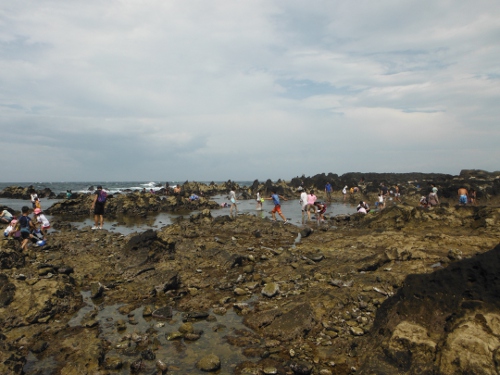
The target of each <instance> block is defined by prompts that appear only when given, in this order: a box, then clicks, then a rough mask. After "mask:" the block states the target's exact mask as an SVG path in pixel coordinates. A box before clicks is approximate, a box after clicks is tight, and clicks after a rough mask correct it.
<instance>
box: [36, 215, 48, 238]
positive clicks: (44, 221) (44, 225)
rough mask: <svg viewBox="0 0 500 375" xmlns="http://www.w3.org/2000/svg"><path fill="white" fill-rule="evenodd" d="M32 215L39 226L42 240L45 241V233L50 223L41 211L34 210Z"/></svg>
mask: <svg viewBox="0 0 500 375" xmlns="http://www.w3.org/2000/svg"><path fill="white" fill-rule="evenodd" d="M33 213H34V214H35V217H36V221H37V223H38V224H40V225H41V227H40V231H41V232H42V235H43V239H44V240H45V236H46V235H47V231H48V230H49V229H50V222H49V220H48V219H47V218H46V217H45V215H44V214H43V213H42V210H41V209H39V208H35V209H34V210H33Z"/></svg>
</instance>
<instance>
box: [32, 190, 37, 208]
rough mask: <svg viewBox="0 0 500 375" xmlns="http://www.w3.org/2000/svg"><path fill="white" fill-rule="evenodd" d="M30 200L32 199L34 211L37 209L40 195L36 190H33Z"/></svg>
mask: <svg viewBox="0 0 500 375" xmlns="http://www.w3.org/2000/svg"><path fill="white" fill-rule="evenodd" d="M30 199H31V205H32V207H33V209H35V208H36V199H38V194H37V193H36V191H35V189H31V194H30Z"/></svg>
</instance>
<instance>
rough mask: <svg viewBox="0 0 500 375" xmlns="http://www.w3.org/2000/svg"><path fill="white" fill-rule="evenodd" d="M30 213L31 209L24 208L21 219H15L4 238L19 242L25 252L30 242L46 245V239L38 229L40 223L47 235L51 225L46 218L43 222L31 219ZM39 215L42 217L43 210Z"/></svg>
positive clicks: (5, 232)
mask: <svg viewBox="0 0 500 375" xmlns="http://www.w3.org/2000/svg"><path fill="white" fill-rule="evenodd" d="M35 210H39V209H35ZM29 212H30V209H29V207H28V206H23V207H22V209H21V217H20V218H19V220H18V219H16V218H13V219H12V220H11V221H10V223H9V225H8V226H7V228H6V229H5V231H4V237H7V238H12V239H13V240H15V241H19V243H20V248H21V251H25V250H27V249H28V244H29V241H30V240H31V241H32V242H35V243H36V244H37V245H38V246H44V245H45V243H46V242H45V238H43V237H41V236H43V233H42V231H41V230H40V229H38V228H37V224H38V223H40V225H43V226H44V229H45V233H46V230H47V229H48V228H50V223H49V221H48V220H47V218H45V216H43V218H44V221H43V222H42V221H41V219H40V220H36V221H35V220H33V219H31V218H30V217H29ZM35 215H37V214H35ZM38 215H41V210H40V211H39V212H38Z"/></svg>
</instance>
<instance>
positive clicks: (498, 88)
mask: <svg viewBox="0 0 500 375" xmlns="http://www.w3.org/2000/svg"><path fill="white" fill-rule="evenodd" d="M499 20H500V3H498V4H497V3H496V2H491V1H487V0H480V1H477V2H473V3H471V2H469V1H453V2H452V1H440V2H434V1H430V0H426V1H424V2H422V1H408V2H396V1H393V0H382V1H378V2H373V1H368V0H365V1H359V2H356V3H353V2H349V1H340V0H335V1H317V2H313V3H305V2H303V1H287V2H282V1H264V0H262V1H249V0H244V1H238V2H227V1H222V0H217V1H210V2H207V1H192V2H184V1H175V0H174V1H168V2H164V1H160V0H156V1H155V0H146V1H143V2H131V1H126V0H122V1H118V0H114V1H113V0H112V1H108V2H102V1H97V0H90V1H83V0H71V1H66V2H57V1H48V0H40V1H33V0H24V1H15V2H10V3H7V4H4V6H3V7H2V10H0V87H1V89H0V130H1V131H2V135H3V136H2V138H1V139H0V147H2V150H3V151H4V155H7V158H8V159H7V160H6V163H5V164H7V165H12V164H13V163H15V164H16V165H17V164H18V165H19V168H8V169H7V170H6V171H5V173H3V174H2V180H4V181H9V180H11V181H13V180H21V181H22V180H30V179H37V180H70V179H81V180H95V179H99V178H104V177H106V179H107V180H110V179H117V180H120V179H122V180H123V179H127V180H130V179H135V178H136V179H147V180H150V179H155V178H158V179H162V178H163V175H164V170H166V169H168V171H169V175H170V176H171V179H172V180H173V179H181V180H182V179H190V180H197V179H198V180H207V179H213V180H221V179H222V180H224V179H245V180H252V179H254V178H261V179H265V178H277V177H281V178H291V177H293V176H295V175H301V174H303V173H304V174H306V175H310V174H314V173H320V172H334V173H344V172H348V171H369V170H378V171H388V172H390V171H399V172H401V171H407V170H409V169H411V170H414V171H424V172H425V171H428V172H446V173H458V172H459V170H460V169H461V168H462V167H464V168H465V167H467V168H483V169H490V170H493V169H498V167H497V166H496V165H495V164H494V162H493V161H492V160H494V159H495V157H498V156H500V155H499V152H498V151H496V150H497V148H496V147H495V146H494V145H496V144H497V143H498V141H499V140H500V137H499V131H498V130H497V128H498V126H497V119H498V117H499V114H500V113H499V111H500V110H499V109H498V105H497V103H498V101H499V99H500V98H499V95H500V68H499V67H498V63H497V61H498V60H499V57H500V47H499V46H498V38H499V36H500V21H499ZM13 129H15V131H13ZM360 139H362V140H363V142H364V143H362V146H361V145H360V142H359V140H360ZM381 146H383V147H381ZM21 148H27V149H30V150H32V149H36V150H37V152H38V155H40V156H41V157H42V158H43V159H44V160H48V161H49V163H48V165H50V166H51V167H50V168H43V169H41V168H38V167H37V166H36V165H34V163H33V162H32V161H30V160H24V159H21V160H19V158H17V156H16V155H17V154H18V150H19V149H21ZM5 151H7V152H5ZM388 159H390V160H391V161H390V162H387V160H388ZM103 160H105V163H103V162H102V161H103ZM462 160H466V161H467V163H468V164H467V165H465V164H466V163H462V162H461V161H462ZM471 164H474V165H471Z"/></svg>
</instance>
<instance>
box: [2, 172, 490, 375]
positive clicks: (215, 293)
mask: <svg viewBox="0 0 500 375" xmlns="http://www.w3.org/2000/svg"><path fill="white" fill-rule="evenodd" d="M499 174H500V173H499ZM497 175H498V174H497V173H487V172H483V171H462V173H461V174H460V176H448V175H423V174H408V175H406V174H405V175H401V174H399V175H396V174H384V175H375V174H364V175H361V174H348V175H347V176H346V175H344V176H341V177H338V176H335V175H318V176H315V177H311V178H305V177H302V178H296V179H292V180H291V181H290V182H285V181H279V182H276V183H275V184H274V186H275V187H277V188H278V189H279V190H280V194H284V195H288V196H290V197H296V196H297V188H298V187H299V186H303V187H304V188H306V189H308V188H315V189H317V190H318V191H320V192H321V191H323V189H324V183H326V181H327V180H328V181H330V182H332V183H333V184H334V186H335V187H336V191H335V193H334V199H336V200H341V199H342V195H341V194H340V192H339V191H338V190H339V189H338V187H339V186H343V185H344V184H348V185H349V186H354V184H355V186H359V187H360V190H361V191H360V192H359V193H358V195H357V196H354V197H351V198H350V199H353V201H356V200H359V199H360V197H362V198H364V199H367V200H370V201H371V199H372V198H373V197H374V196H375V195H376V193H377V190H378V186H379V184H380V182H385V183H386V184H387V185H388V186H392V185H394V184H396V183H397V184H398V185H399V186H401V187H402V192H403V198H404V199H403V203H401V204H397V205H390V206H389V207H388V208H386V209H384V210H382V211H380V212H375V213H370V214H368V215H361V214H355V215H351V216H339V217H331V218H329V220H328V221H327V223H326V224H325V225H323V226H320V227H317V226H316V225H312V226H308V225H305V226H302V227H296V226H293V225H283V224H282V223H279V222H278V223H273V222H271V221H270V220H268V219H261V218H258V217H256V216H252V215H240V216H238V217H237V218H236V219H231V218H229V217H228V216H220V217H216V218H214V217H212V215H211V211H210V210H213V209H216V208H217V207H215V206H213V207H212V203H210V202H213V201H211V200H210V196H211V195H212V194H213V195H215V194H221V193H222V194H224V193H225V191H224V189H227V186H224V187H221V186H217V187H213V189H212V191H211V192H209V193H204V198H203V199H204V202H203V203H201V200H200V202H199V203H200V206H198V207H193V206H189V204H190V203H188V202H186V201H184V199H187V197H186V195H185V194H188V193H191V192H195V190H196V189H197V190H198V192H199V191H200V185H198V186H197V187H195V188H193V190H192V191H188V189H184V193H182V194H180V195H177V196H169V195H165V196H162V195H161V194H158V195H149V194H147V195H144V194H141V193H139V192H130V193H129V194H120V195H115V196H114V197H113V198H111V199H110V200H109V207H110V214H113V213H115V212H116V213H123V214H128V215H142V214H144V213H149V212H157V211H162V210H166V211H168V210H175V209H180V207H184V206H186V207H187V208H188V209H193V210H194V209H196V210H197V212H198V213H195V214H192V215H191V216H189V218H185V219H182V218H181V219H179V220H178V221H177V222H175V223H174V224H172V225H169V226H166V227H163V228H161V229H159V230H157V231H153V230H148V231H146V232H143V233H139V234H137V233H134V234H130V235H127V236H123V235H120V234H117V233H112V232H108V231H106V230H99V231H92V230H90V229H86V228H85V229H83V230H77V229H75V228H73V227H72V226H71V225H58V226H56V230H55V231H54V232H52V233H51V234H50V236H49V240H48V244H47V245H46V246H44V247H42V248H38V247H30V248H29V251H28V253H25V254H22V253H20V252H19V250H18V249H17V246H16V243H15V242H14V241H13V240H2V241H0V245H1V248H0V268H1V269H0V327H1V332H0V348H1V350H0V373H2V374H4V373H5V374H42V373H44V374H132V373H137V374H156V373H159V374H162V373H163V374H186V373H189V374H202V373H206V372H213V373H217V374H322V375H328V374H353V373H358V374H395V373H399V374H459V373H460V374H462V373H469V374H497V373H499V371H500V368H499V365H498V364H499V363H500V354H499V353H500V351H499V349H500V340H499V339H498V338H499V337H500V324H499V322H500V310H499V308H500V306H499V304H500V298H499V297H500V282H499V278H498V269H499V267H500V246H498V244H499V239H500V229H499V221H500V208H499V207H498V192H499V189H498V188H499V179H498V178H497ZM361 180H362V181H361ZM360 181H361V182H360ZM431 182H432V183H435V184H436V185H437V186H438V187H439V191H440V193H441V194H442V195H441V197H442V204H441V206H439V207H437V208H435V209H432V210H427V209H422V208H419V207H417V206H418V198H419V197H420V195H422V194H424V191H425V194H426V193H427V192H428V184H430V183H431ZM270 184H272V182H270V181H268V182H266V183H259V182H258V181H256V182H255V183H254V185H252V186H251V187H248V188H240V194H243V193H245V194H248V197H249V198H251V197H253V196H254V193H255V192H256V190H257V189H261V190H263V191H267V190H268V189H270V188H272V187H273V185H270ZM461 186H466V187H468V188H470V187H472V188H474V189H476V191H477V192H478V198H479V204H478V205H477V206H458V205H456V203H457V202H456V189H458V187H461ZM22 189H26V188H22ZM14 190H15V188H12V189H9V191H8V192H5V191H4V192H3V193H2V194H11V196H12V191H14ZM0 195H1V194H0ZM3 196H5V195H3ZM89 199H91V198H90V197H89V196H86V195H82V196H81V197H77V198H75V199H70V200H61V201H60V202H58V203H57V204H55V205H54V206H53V207H51V208H50V209H48V210H47V211H50V212H51V214H52V215H59V214H63V213H65V212H66V213H67V211H68V210H72V213H71V214H72V215H74V216H75V217H77V216H79V215H80V213H79V211H78V210H79V207H80V206H84V209H85V215H88V207H89V204H88V202H87V200H89ZM174 200H175V203H174ZM168 202H170V203H168ZM233 316H234V318H233ZM233 319H234V320H236V321H237V322H240V323H238V324H240V326H238V328H234V329H233V328H231V327H230V323H231V321H232V320H233ZM238 319H239V320H238ZM226 347H229V348H230V349H229V350H225V349H223V348H226ZM238 355H240V356H238Z"/></svg>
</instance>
